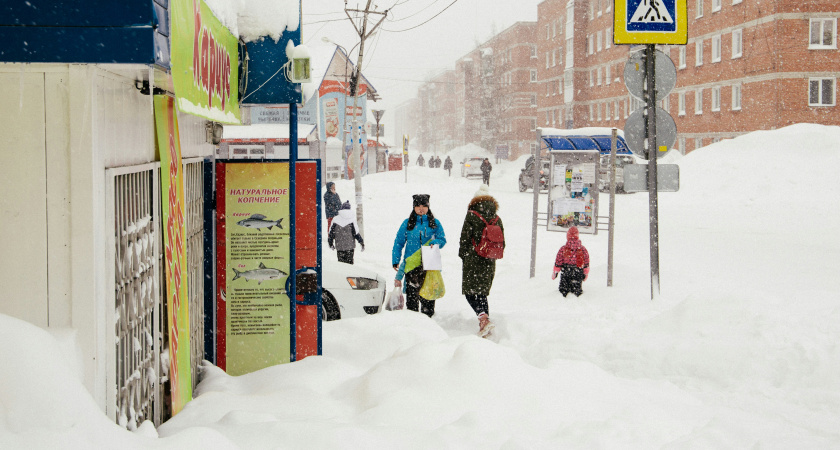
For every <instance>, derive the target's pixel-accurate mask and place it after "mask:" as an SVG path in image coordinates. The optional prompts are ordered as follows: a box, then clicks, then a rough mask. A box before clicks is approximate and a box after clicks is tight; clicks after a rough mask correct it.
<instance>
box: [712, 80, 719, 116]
mask: <svg viewBox="0 0 840 450" xmlns="http://www.w3.org/2000/svg"><path fill="white" fill-rule="evenodd" d="M712 111H720V86H718V87H713V88H712Z"/></svg>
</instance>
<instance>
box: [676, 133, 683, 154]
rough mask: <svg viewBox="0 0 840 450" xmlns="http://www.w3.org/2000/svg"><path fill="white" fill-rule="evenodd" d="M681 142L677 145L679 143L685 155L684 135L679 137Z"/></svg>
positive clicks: (680, 149) (681, 151)
mask: <svg viewBox="0 0 840 450" xmlns="http://www.w3.org/2000/svg"><path fill="white" fill-rule="evenodd" d="M679 142H680V143H679V144H677V145H679V147H678V149H679V151H680V153H682V154H683V155H685V138H684V137H681V138H680V139H679Z"/></svg>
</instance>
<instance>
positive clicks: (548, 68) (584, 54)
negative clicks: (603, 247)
mask: <svg viewBox="0 0 840 450" xmlns="http://www.w3.org/2000/svg"><path fill="white" fill-rule="evenodd" d="M611 7H612V2H609V1H607V0H591V1H588V2H586V1H584V2H580V1H578V2H572V1H565V0H546V1H545V2H543V3H541V4H540V5H539V6H538V11H539V14H538V17H539V19H538V21H537V27H538V29H539V32H538V33H537V37H538V48H539V50H540V51H541V52H542V53H543V54H544V55H545V58H546V61H545V64H543V65H541V66H540V73H539V74H538V75H539V77H540V79H541V82H542V83H543V84H545V85H546V89H545V92H544V97H543V99H542V100H543V101H542V102H541V103H540V108H539V112H540V117H539V125H540V126H548V127H559V126H560V124H561V122H560V120H559V117H560V115H563V116H564V118H565V122H564V123H563V125H564V127H565V128H573V127H587V126H606V127H617V128H623V127H624V121H625V119H627V117H628V116H629V115H630V113H631V112H632V111H634V110H635V109H637V108H639V107H641V106H642V104H641V102H640V101H639V100H638V99H635V98H632V97H631V96H629V94H628V93H627V90H626V88H625V86H624V80H623V71H624V64H625V62H626V60H627V58H628V56H629V53H630V52H632V51H636V50H639V49H641V48H642V47H641V46H627V45H620V46H616V45H614V44H612V34H613V29H612V27H613V11H612V10H611ZM838 16H840V4H838V3H837V2H836V1H831V0H814V1H809V2H793V1H790V0H780V1H777V2H772V3H769V4H765V3H763V2H759V1H756V0H689V2H688V18H689V28H688V44H687V45H672V46H658V49H659V50H661V51H663V52H665V53H666V54H667V55H668V56H670V58H671V60H672V61H673V62H674V64H675V65H676V67H677V85H676V87H675V89H674V90H673V91H672V92H671V93H670V94H669V95H668V97H667V98H666V99H664V100H663V101H662V102H661V104H660V106H662V107H663V108H664V109H665V110H666V111H668V112H669V114H671V116H672V117H673V118H674V120H675V122H676V124H677V135H678V136H677V141H676V142H675V144H674V146H673V147H674V148H676V149H679V150H680V151H681V152H683V153H686V152H690V151H692V150H694V149H697V148H699V147H702V146H704V145H708V144H710V143H712V142H717V141H718V140H721V139H727V138H732V137H735V136H738V135H741V134H744V133H748V132H750V131H755V130H762V129H774V128H780V127H784V126H787V125H791V124H793V123H799V122H809V123H820V124H826V125H840V115H839V114H838V111H837V107H836V84H837V78H838V76H840V53H838V49H837V17H838ZM561 27H562V28H564V29H565V30H564V32H562V33H561V31H560V30H561ZM555 28H556V29H557V30H558V31H557V36H555V32H554V30H555ZM561 34H562V37H563V39H564V40H565V42H563V43H561V42H560V35H561ZM561 45H565V47H566V52H565V53H566V61H564V62H563V66H562V68H561V66H560V64H561V62H560V60H559V57H555V56H554V55H555V54H556V55H560V54H561V53H563V52H562V51H561V50H560V46H561ZM570 45H571V46H573V48H571V49H569V46H570ZM555 60H556V61H557V62H556V64H557V65H556V66H555ZM561 70H562V71H563V79H562V80H561V79H560V76H561V75H560V71H561ZM569 81H571V82H572V83H574V87H572V88H569V86H568V85H566V86H564V83H565V84H568V82H569ZM561 89H563V92H564V95H562V96H561V95H559V94H560V92H561Z"/></svg>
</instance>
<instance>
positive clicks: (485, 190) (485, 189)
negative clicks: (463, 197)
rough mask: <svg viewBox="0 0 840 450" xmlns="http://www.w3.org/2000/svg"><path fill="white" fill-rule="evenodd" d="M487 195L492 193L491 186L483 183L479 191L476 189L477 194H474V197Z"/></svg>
mask: <svg viewBox="0 0 840 450" xmlns="http://www.w3.org/2000/svg"><path fill="white" fill-rule="evenodd" d="M485 195H490V188H488V187H487V185H486V184H482V185H481V187H480V188H478V190H477V191H475V195H473V198H476V197H482V196H485Z"/></svg>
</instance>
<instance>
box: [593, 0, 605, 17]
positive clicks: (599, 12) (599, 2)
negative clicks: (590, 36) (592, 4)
mask: <svg viewBox="0 0 840 450" xmlns="http://www.w3.org/2000/svg"><path fill="white" fill-rule="evenodd" d="M595 1H596V2H598V17H601V14H603V10H602V9H601V0H595Z"/></svg>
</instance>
